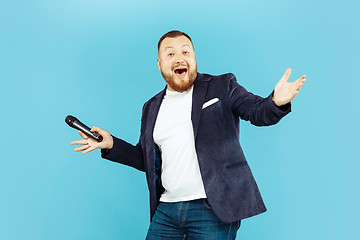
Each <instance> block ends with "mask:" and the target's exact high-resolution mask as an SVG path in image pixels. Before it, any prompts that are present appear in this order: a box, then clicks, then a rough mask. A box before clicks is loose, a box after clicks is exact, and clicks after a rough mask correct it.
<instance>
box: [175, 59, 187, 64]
mask: <svg viewBox="0 0 360 240" xmlns="http://www.w3.org/2000/svg"><path fill="white" fill-rule="evenodd" d="M175 62H176V64H184V63H185V61H184V59H182V58H178V59H176V61H175Z"/></svg>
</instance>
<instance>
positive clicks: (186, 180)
mask: <svg viewBox="0 0 360 240" xmlns="http://www.w3.org/2000/svg"><path fill="white" fill-rule="evenodd" d="M157 64H158V68H159V70H160V71H161V74H162V76H163V77H164V79H165V81H166V83H167V84H166V88H165V89H164V90H163V91H161V92H160V93H159V94H157V95H156V96H154V97H153V98H151V99H150V100H149V101H148V102H146V103H145V104H144V107H143V111H142V118H141V132H140V140H139V143H138V144H137V145H136V146H133V145H131V144H129V143H127V142H125V141H123V140H121V139H118V138H116V137H114V136H112V135H110V133H109V132H107V131H105V130H103V129H101V128H98V127H96V126H94V127H93V128H92V129H91V131H92V132H94V131H96V132H98V133H99V134H101V135H102V136H103V141H102V142H101V143H98V142H97V141H95V140H94V139H92V138H88V137H87V136H86V135H84V134H83V133H82V132H79V133H80V135H81V136H82V137H83V138H84V140H78V141H74V142H72V144H81V145H84V146H82V147H79V148H75V151H83V154H85V153H87V152H90V151H93V150H95V149H97V148H100V149H101V154H102V157H103V158H106V159H109V160H111V161H115V162H119V163H122V164H125V165H129V166H132V167H134V168H136V169H138V170H140V171H145V172H146V177H147V183H148V187H149V191H150V216H151V223H150V227H149V230H148V234H147V237H146V239H184V238H188V239H235V238H236V233H237V230H238V228H239V227H240V222H241V219H244V218H247V217H251V216H254V215H257V214H260V213H262V212H265V211H266V208H265V205H264V203H263V201H262V198H261V195H260V192H259V190H258V187H257V185H256V183H255V180H254V177H253V175H252V173H251V170H250V168H249V166H248V164H247V161H246V159H245V157H244V154H243V152H242V149H241V146H240V143H239V118H242V119H244V120H249V121H250V122H251V123H252V124H254V125H257V126H265V125H272V124H275V123H277V122H278V121H280V119H281V118H282V117H284V116H285V115H286V114H287V113H289V112H290V101H291V100H292V99H294V97H295V96H296V95H297V93H298V92H299V90H300V88H301V87H302V85H303V83H304V82H305V75H303V76H302V77H300V78H299V79H298V80H296V81H295V82H293V83H289V82H287V80H288V78H289V76H290V73H291V70H290V69H287V70H286V72H285V74H284V76H283V77H282V78H281V80H280V81H279V82H278V83H277V85H276V86H275V89H274V91H273V92H272V93H271V94H270V95H269V96H268V97H267V98H262V97H259V96H256V95H254V94H252V93H250V92H247V91H246V90H245V88H243V87H242V86H240V85H239V84H238V83H237V82H236V78H235V76H234V75H233V74H224V75H220V76H212V75H208V74H200V73H198V72H197V64H196V59H195V52H194V47H193V44H192V41H191V38H190V37H189V36H188V35H186V34H185V33H183V32H180V31H171V32H168V33H166V34H165V35H164V36H162V37H161V39H160V40H159V43H158V58H157Z"/></svg>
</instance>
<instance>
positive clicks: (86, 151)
mask: <svg viewBox="0 0 360 240" xmlns="http://www.w3.org/2000/svg"><path fill="white" fill-rule="evenodd" d="M95 149H96V147H93V146H92V147H89V148H88V149H86V150H85V151H83V153H82V154H85V153H88V152H91V151H94V150H95Z"/></svg>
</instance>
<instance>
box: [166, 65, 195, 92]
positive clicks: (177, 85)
mask: <svg viewBox="0 0 360 240" xmlns="http://www.w3.org/2000/svg"><path fill="white" fill-rule="evenodd" d="M176 67H179V65H176V66H173V67H172V71H171V73H170V74H169V73H165V72H164V71H163V70H161V75H162V76H163V78H164V79H165V81H166V83H167V84H168V85H169V86H170V87H171V88H172V89H174V90H175V91H177V92H185V91H187V90H189V89H190V88H191V86H192V85H193V84H194V82H195V79H196V76H197V64H195V68H194V69H192V68H190V67H189V65H188V64H187V65H186V67H187V73H186V74H187V75H188V81H182V80H181V79H180V82H178V81H176V79H175V78H178V76H176V74H175V73H174V69H175V68H176Z"/></svg>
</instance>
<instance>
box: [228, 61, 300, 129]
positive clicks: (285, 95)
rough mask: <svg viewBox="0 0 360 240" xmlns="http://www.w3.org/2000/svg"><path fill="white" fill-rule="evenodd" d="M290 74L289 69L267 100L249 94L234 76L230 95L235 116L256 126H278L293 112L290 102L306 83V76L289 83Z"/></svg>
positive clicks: (231, 81) (231, 80)
mask: <svg viewBox="0 0 360 240" xmlns="http://www.w3.org/2000/svg"><path fill="white" fill-rule="evenodd" d="M290 73H291V69H290V68H289V69H287V70H286V72H285V74H284V75H283V77H282V78H281V79H280V81H279V82H278V83H277V85H276V86H275V90H274V91H273V92H272V93H271V94H270V95H269V96H268V97H267V98H262V97H260V96H257V95H254V94H252V93H250V92H248V91H247V90H246V89H245V88H244V87H242V86H240V85H239V84H238V83H237V82H236V78H235V76H234V75H232V78H231V79H230V85H229V94H230V104H231V107H232V111H233V113H234V115H236V116H239V117H241V118H242V119H244V120H247V121H250V122H251V123H252V124H254V125H256V126H267V125H273V124H276V123H277V122H278V121H280V119H281V118H282V117H284V116H285V115H286V114H288V113H289V112H290V111H291V103H290V101H291V100H292V99H294V98H295V96H296V95H297V93H298V92H299V90H300V88H301V87H302V85H303V83H304V82H305V75H303V76H302V77H300V78H299V79H298V80H296V81H295V82H293V83H289V82H287V80H288V78H289V76H290Z"/></svg>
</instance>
